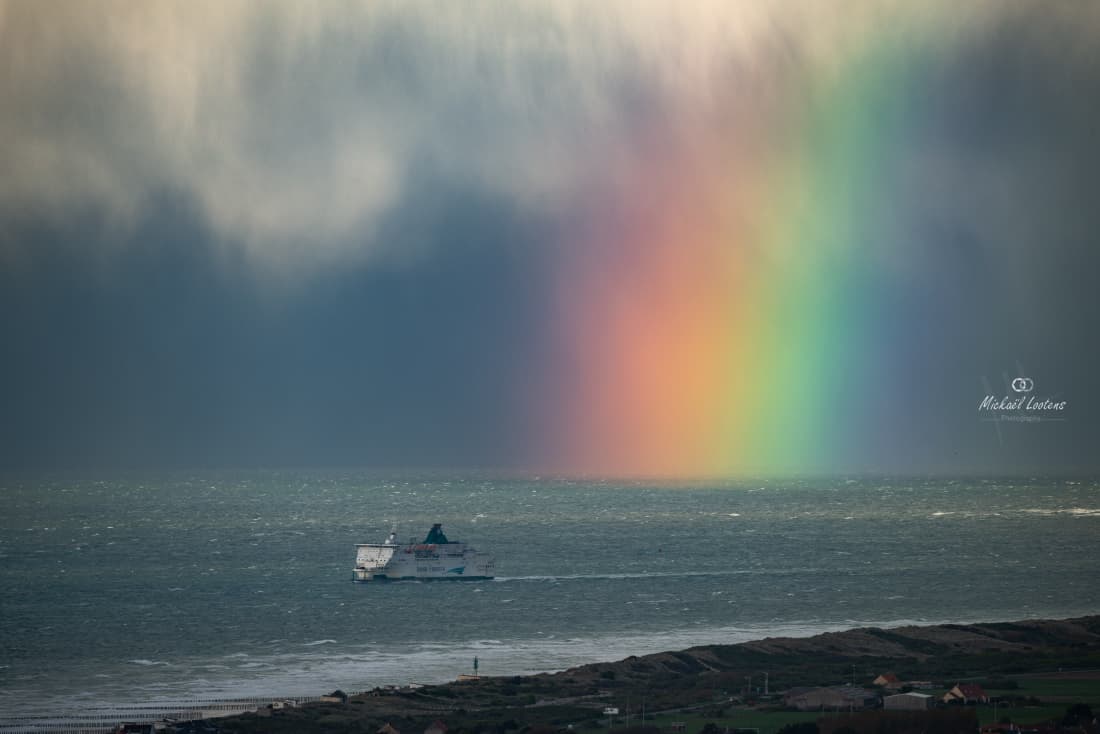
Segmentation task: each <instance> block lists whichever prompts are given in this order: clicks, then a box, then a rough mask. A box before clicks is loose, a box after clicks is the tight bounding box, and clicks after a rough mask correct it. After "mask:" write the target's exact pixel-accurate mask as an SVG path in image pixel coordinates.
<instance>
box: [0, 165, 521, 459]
mask: <svg viewBox="0 0 1100 734" xmlns="http://www.w3.org/2000/svg"><path fill="white" fill-rule="evenodd" d="M199 220H200V218H199V217H197V216H196V215H195V212H194V211H193V210H191V209H190V208H189V207H187V206H186V205H180V204H179V202H178V201H174V200H172V199H162V200H161V201H160V203H159V204H158V206H157V207H156V209H155V216H152V217H150V219H149V220H148V221H147V222H145V223H144V224H143V225H142V226H140V227H138V228H137V229H136V230H135V233H134V237H135V240H136V241H135V242H134V243H127V244H128V245H129V246H132V247H134V254H133V255H132V256H130V257H127V258H124V259H118V260H113V261H111V262H109V263H106V264H105V263H102V262H97V261H96V258H95V257H94V255H92V253H94V251H95V248H94V247H92V248H89V249H87V250H84V249H82V250H80V251H79V253H74V252H73V251H72V249H71V245H70V244H68V243H67V242H66V241H65V239H66V237H65V236H60V235H59V234H58V233H56V232H49V231H45V230H39V231H37V232H35V233H34V234H35V236H36V237H37V247H36V254H35V256H34V257H33V258H32V259H31V261H30V262H26V263H24V265H23V267H21V268H20V270H19V271H13V270H9V271H5V272H4V273H3V275H2V276H0V318H2V321H0V328H2V331H3V333H4V334H5V341H6V354H7V356H6V358H5V363H4V369H3V380H2V381H0V404H3V405H4V409H5V411H4V412H5V420H4V421H3V424H2V429H3V434H2V436H0V441H2V442H3V445H4V447H5V450H4V452H3V455H2V459H0V463H2V464H3V467H4V468H5V469H19V468H34V467H37V468H42V467H51V468H66V467H76V468H80V467H87V466H93V467H119V466H122V467H166V466H167V467H173V466H175V467H193V466H204V465H214V466H253V465H263V466H272V465H276V466H286V465H291V466H296V465H328V466H332V465H361V464H371V465H381V466H408V465H416V466H425V465H427V466H432V465H437V466H451V465H462V466H478V465H490V464H491V465H493V466H502V465H508V464H510V463H513V464H516V465H518V464H519V463H520V462H521V461H522V459H523V455H522V449H523V447H524V443H523V438H524V435H523V428H524V422H523V420H522V419H523V415H522V410H523V404H524V400H523V397H524V391H525V390H527V389H529V386H528V385H525V384H524V375H525V374H528V373H529V369H528V368H527V366H526V365H525V360H527V359H529V358H530V356H531V354H532V345H531V343H530V341H531V339H532V335H531V332H530V325H531V324H532V323H534V322H537V320H538V318H539V314H538V313H536V312H535V309H536V307H537V305H538V303H539V280H538V278H537V277H536V275H535V270H536V269H537V268H538V266H539V263H538V261H537V257H536V256H537V253H538V249H537V248H533V249H532V248H516V247H515V246H514V240H515V238H517V237H522V238H523V239H525V240H526V241H530V239H531V238H532V233H531V231H530V230H529V225H527V224H525V223H524V222H522V221H520V220H519V219H517V217H516V216H515V215H514V213H512V212H510V211H509V210H508V209H507V208H506V207H503V206H502V204H501V202H499V201H494V200H492V199H489V198H484V197H478V196H476V195H474V194H471V193H469V192H463V191H454V190H447V189H446V187H443V186H436V187H435V189H434V191H429V190H425V191H424V194H423V196H422V197H421V198H420V199H418V201H417V203H416V204H415V205H410V206H409V207H406V208H403V209H400V210H395V211H394V212H393V213H392V214H391V216H390V217H389V220H388V222H389V223H388V224H387V225H385V226H384V227H383V230H384V231H385V232H386V233H387V236H391V237H394V238H396V239H399V240H401V241H402V244H407V245H408V246H420V247H423V246H425V245H424V244H423V243H418V242H417V240H420V239H424V238H430V239H432V240H433V241H434V240H435V239H436V238H438V233H439V232H441V231H446V232H447V233H448V236H447V243H446V247H444V248H440V249H439V250H438V251H437V252H435V253H434V256H433V257H430V258H423V257H418V258H415V259H412V260H410V261H402V260H395V261H387V262H380V263H375V264H374V266H373V267H370V268H366V267H361V266H360V267H352V268H347V269H343V270H340V271H332V272H330V273H328V274H326V275H324V276H322V277H319V278H318V279H317V280H315V281H314V282H313V283H312V284H311V285H312V287H310V288H308V289H293V290H292V291H290V292H288V293H286V294H283V295H282V296H281V297H279V298H277V299H272V297H271V294H270V292H269V290H268V289H266V288H264V287H261V286H260V285H259V284H258V283H257V282H256V281H255V279H254V278H253V277H252V274H251V273H250V272H249V271H248V269H247V268H243V267H241V268H233V267H228V266H227V264H226V263H225V261H224V258H222V257H220V256H219V254H218V253H217V251H216V249H213V248H210V247H208V246H206V245H204V244H202V243H204V242H206V241H208V239H209V233H208V232H205V231H204V230H203V228H202V226H201V224H199V223H198V222H199ZM25 234H27V235H28V236H29V235H30V234H32V231H31V230H29V229H28V230H26V232H25ZM150 243H153V244H155V246H154V247H148V246H146V247H139V246H138V245H139V244H146V245H147V244H150ZM85 244H88V243H85Z"/></svg>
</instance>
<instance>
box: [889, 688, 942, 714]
mask: <svg viewBox="0 0 1100 734" xmlns="http://www.w3.org/2000/svg"><path fill="white" fill-rule="evenodd" d="M931 707H932V696H930V695H928V694H927V693H913V692H910V693H895V694H894V695H892V696H883V697H882V708H884V709H886V710H887V711H924V710H926V709H929V708H931Z"/></svg>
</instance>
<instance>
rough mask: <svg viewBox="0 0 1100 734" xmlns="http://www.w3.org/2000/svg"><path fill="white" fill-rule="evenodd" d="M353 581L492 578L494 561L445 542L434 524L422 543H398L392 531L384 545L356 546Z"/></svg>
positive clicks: (441, 533) (447, 541)
mask: <svg viewBox="0 0 1100 734" xmlns="http://www.w3.org/2000/svg"><path fill="white" fill-rule="evenodd" d="M355 549H356V553H355V569H354V576H353V578H354V580H355V581H386V580H397V579H491V578H493V572H494V567H495V561H494V559H493V557H492V556H490V555H489V554H488V553H483V552H482V551H479V550H477V549H475V548H471V547H470V546H468V545H466V544H465V543H461V542H458V541H455V540H447V536H446V535H444V534H443V525H442V524H441V523H436V524H435V525H432V529H431V530H429V531H428V537H426V538H424V542H423V543H416V542H414V541H412V540H410V541H409V542H408V543H398V542H397V532H396V531H391V532H390V536H389V537H388V538H386V542H385V543H357V544H356V546H355Z"/></svg>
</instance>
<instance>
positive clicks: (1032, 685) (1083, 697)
mask: <svg viewBox="0 0 1100 734" xmlns="http://www.w3.org/2000/svg"><path fill="white" fill-rule="evenodd" d="M1017 683H1018V684H1019V688H1014V689H1008V690H996V691H993V690H990V691H986V692H987V693H988V694H989V695H991V696H1006V697H1007V696H1035V697H1036V698H1048V697H1055V698H1057V699H1058V700H1063V699H1067V698H1072V699H1073V700H1075V701H1081V702H1083V703H1093V704H1094V703H1097V702H1100V680H1080V679H1069V680H1060V679H1056V678H1020V679H1019V680H1017Z"/></svg>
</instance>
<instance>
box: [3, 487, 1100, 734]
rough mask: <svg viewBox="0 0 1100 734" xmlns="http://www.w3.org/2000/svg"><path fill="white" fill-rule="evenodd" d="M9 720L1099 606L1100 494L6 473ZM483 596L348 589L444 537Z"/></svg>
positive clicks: (463, 587)
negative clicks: (484, 568) (455, 545)
mask: <svg viewBox="0 0 1100 734" xmlns="http://www.w3.org/2000/svg"><path fill="white" fill-rule="evenodd" d="M0 497H2V498H3V510H2V512H0V723H3V722H4V721H12V720H16V719H18V718H19V717H23V716H33V715H42V714H43V712H57V713H58V714H59V715H60V713H64V712H74V711H78V710H80V709H81V708H82V707H91V708H94V709H95V710H96V711H99V712H103V711H111V710H112V707H117V709H118V710H119V711H123V710H127V709H128V707H134V706H145V705H165V706H167V705H170V704H171V705H174V704H175V703H179V702H188V701H196V702H198V701H212V700H220V699H228V698H242V697H272V698H278V697H294V696H307V695H318V694H322V693H327V692H330V691H333V690H334V689H341V690H344V691H362V690H366V689H370V688H373V687H376V686H383V685H391V684H405V683H411V682H415V683H433V682H442V681H448V680H453V679H455V678H456V677H457V676H458V675H460V674H463V673H473V672H474V670H473V661H474V659H475V657H476V658H477V660H478V666H479V667H478V670H479V672H480V673H481V674H482V675H516V674H525V673H532V672H539V671H552V670H561V669H565V668H569V667H572V666H576V665H581V664H583V663H591V662H597V661H605V660H616V659H620V658H623V657H627V656H629V655H642V654H646V653H653V652H658V651H662V650H671V649H682V648H686V647H690V646H692V645H701V644H709V643H736V642H742V641H746V640H752V639H759V638H763V637H767V636H776V635H784V636H807V635H813V634H815V633H819V632H822V631H828V630H840V629H847V628H852V627H859V626H865V625H876V626H897V625H906V624H934V623H943V622H975V621H998V620H1017V619H1026V618H1065V617H1073V616H1080V615H1087V614H1095V613H1097V612H1100V566H1098V560H1097V559H1100V482H1098V481H1095V480H1066V479H1059V480H1050V479H1033V480H1019V479H1013V480H1003V479H966V478H958V479H950V478H946V479H945V478H927V479H912V478H906V479H900V478H867V477H860V478H843V477H840V478H826V479H821V478H815V479H810V478H797V479H774V478H772V479H767V480H763V479H756V480H729V481H711V482H698V481H693V482H664V483H653V482H644V481H638V482H612V481H581V480H575V479H568V480H567V479H554V478H528V479H523V480H515V479H502V478H499V477H478V476H470V475H448V474H444V473H434V474H431V475H423V476H417V475H388V476H385V475H378V474H374V473H366V472H354V471H343V472H341V471H328V472H279V473H276V472H250V473H237V474H229V473H218V474H214V473H211V474H206V475H197V474H196V475H182V474H181V475H172V476H160V477H155V478H153V477H148V476H143V477H127V478H125V479H114V480H110V479H58V478H53V479H48V480H41V479H40V480H33V481H32V480H26V479H8V480H2V481H0ZM436 522H440V523H443V529H444V531H445V532H446V533H447V534H448V536H450V537H451V539H453V540H462V541H465V542H468V543H470V544H472V545H474V546H475V547H477V548H479V549H481V550H485V551H489V552H492V553H493V554H494V555H495V556H496V559H497V565H496V567H497V574H498V576H497V578H495V579H492V580H485V581H431V582H420V581H400V582H387V583H366V584H357V583H353V582H352V580H351V576H352V566H353V561H354V556H355V544H356V543H363V542H381V541H382V540H383V539H384V538H385V537H386V535H387V534H388V533H389V531H390V529H391V526H396V527H397V532H398V536H399V538H400V539H402V540H404V539H405V538H416V539H417V540H422V539H423V536H424V535H425V534H426V533H427V531H428V529H429V527H430V526H431V524H432V523H436Z"/></svg>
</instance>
